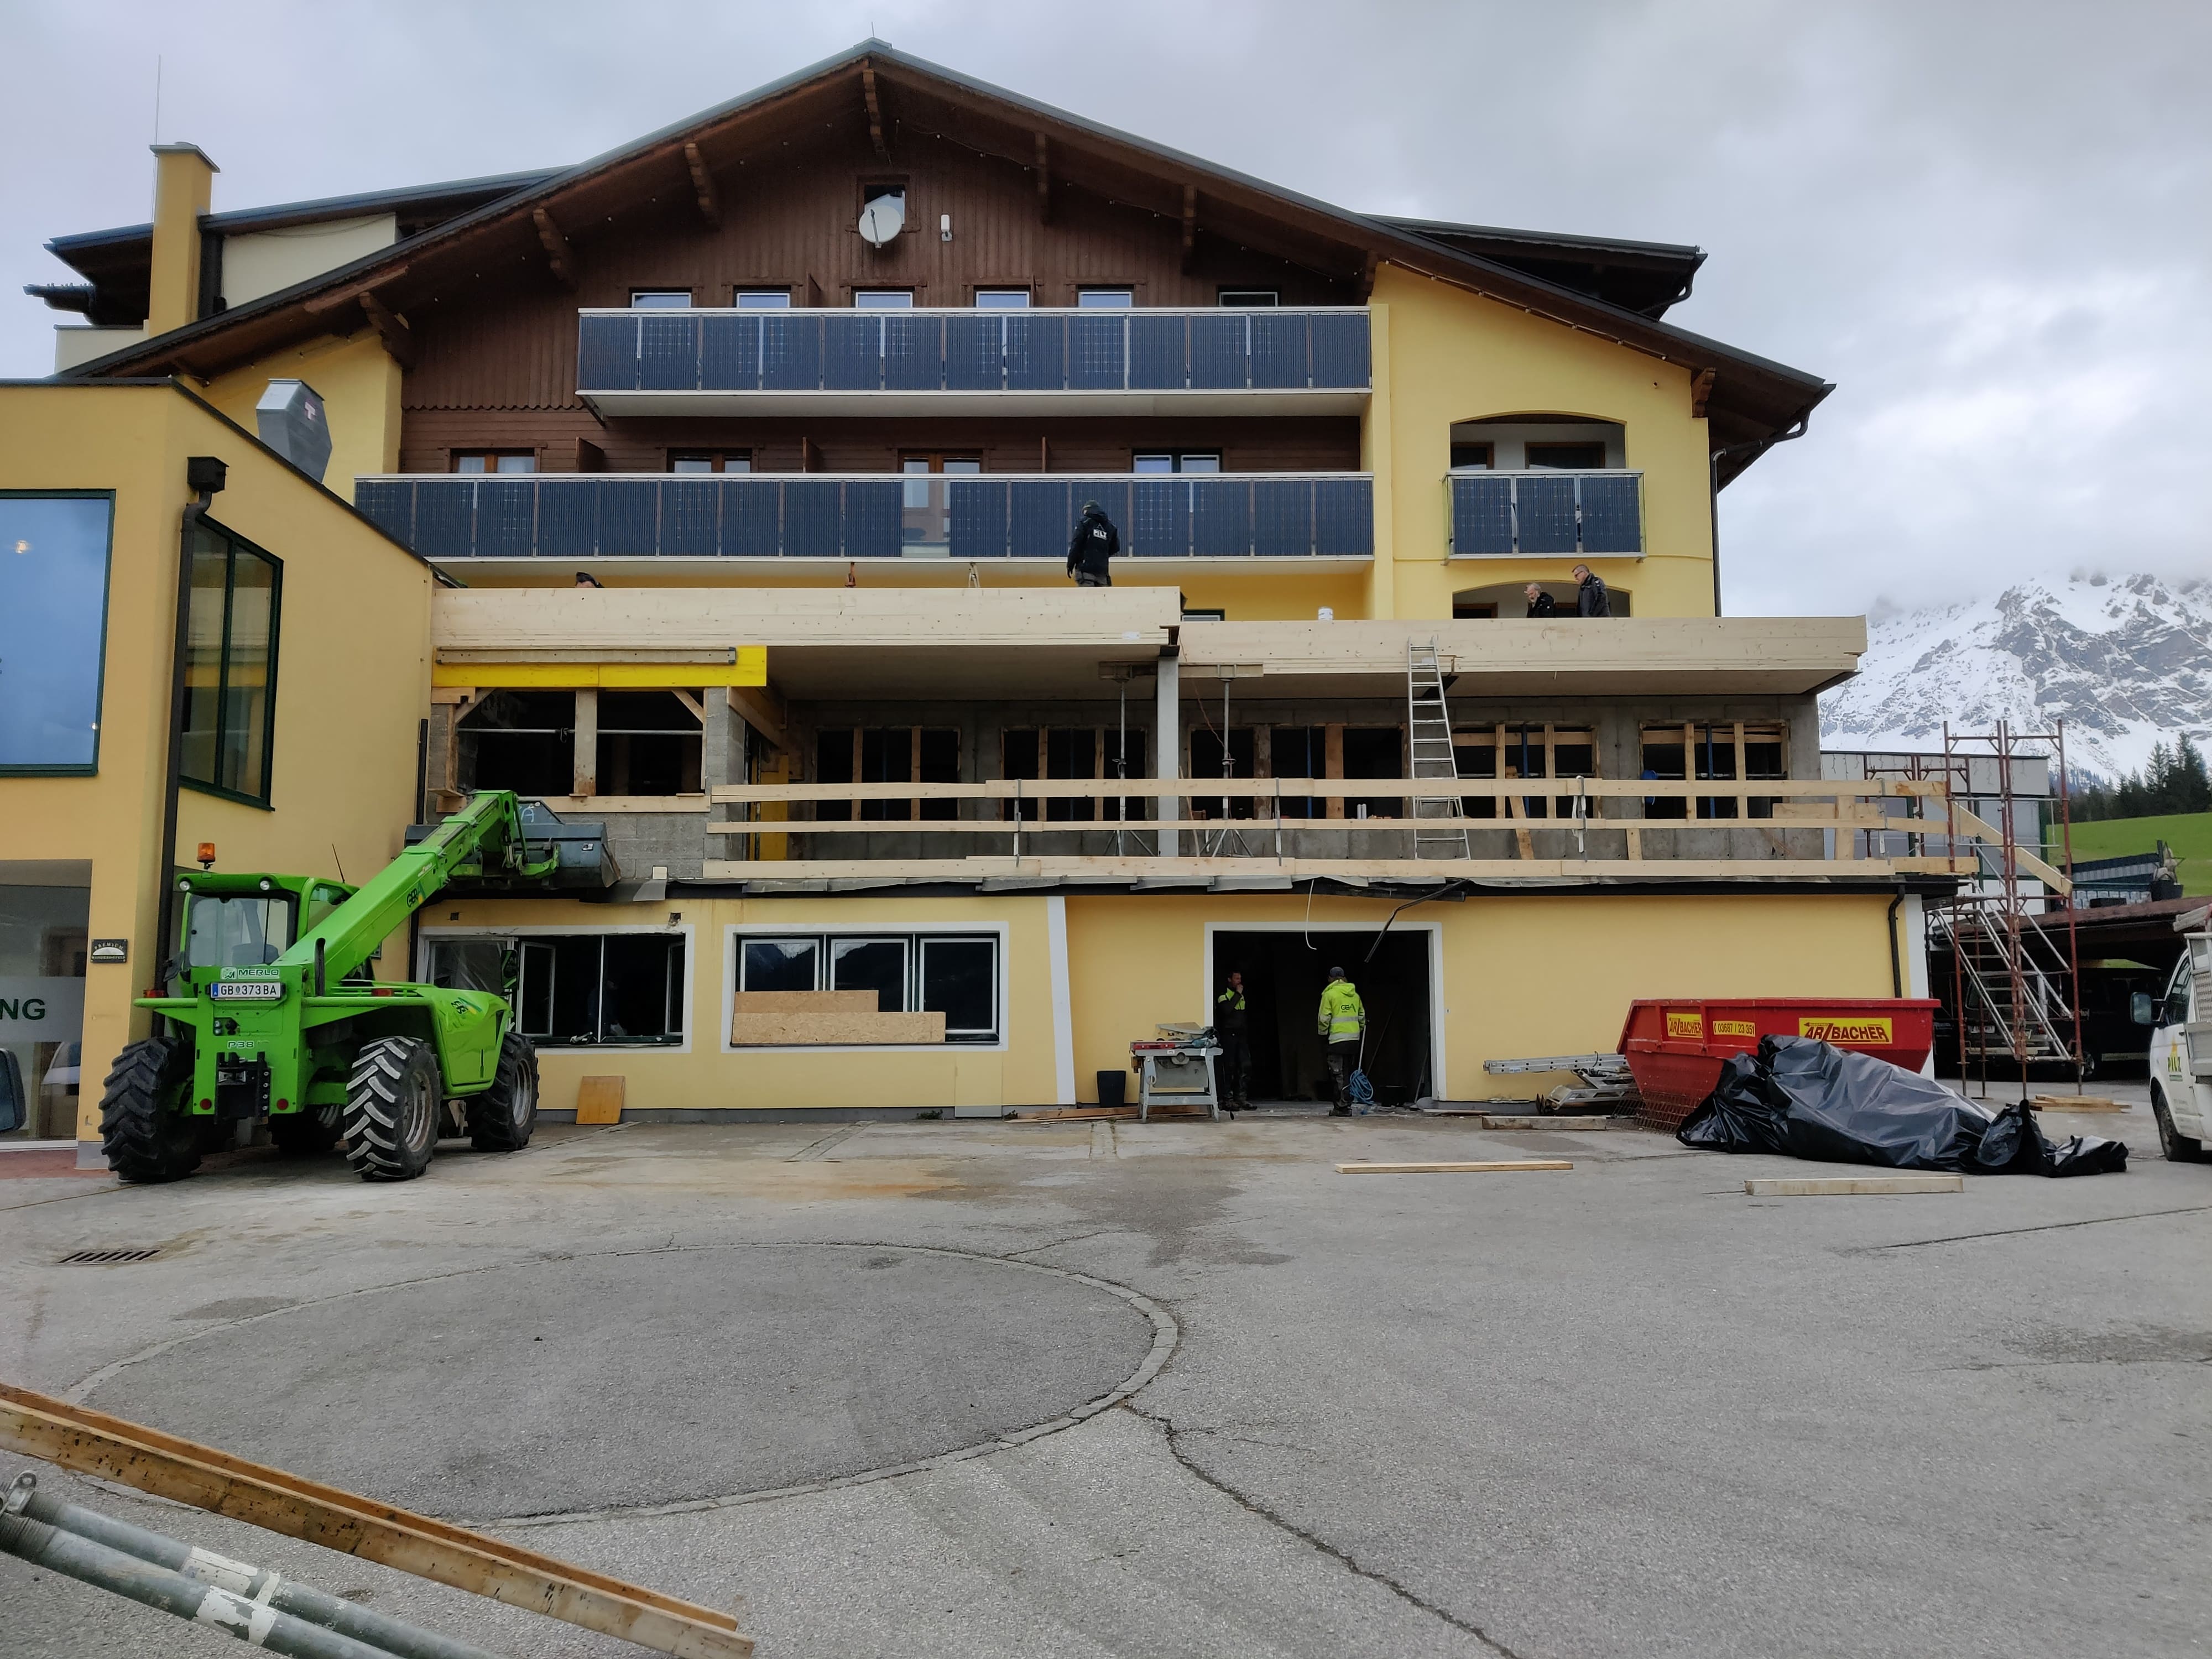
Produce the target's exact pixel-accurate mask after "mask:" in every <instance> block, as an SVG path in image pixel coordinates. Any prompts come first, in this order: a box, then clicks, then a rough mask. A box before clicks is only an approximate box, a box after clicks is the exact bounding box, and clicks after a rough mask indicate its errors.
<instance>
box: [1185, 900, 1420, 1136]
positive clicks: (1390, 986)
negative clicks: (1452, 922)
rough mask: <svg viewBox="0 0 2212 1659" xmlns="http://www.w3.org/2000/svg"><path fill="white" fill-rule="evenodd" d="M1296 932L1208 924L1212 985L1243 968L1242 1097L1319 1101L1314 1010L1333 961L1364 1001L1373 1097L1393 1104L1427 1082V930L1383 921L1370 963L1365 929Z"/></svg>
mask: <svg viewBox="0 0 2212 1659" xmlns="http://www.w3.org/2000/svg"><path fill="white" fill-rule="evenodd" d="M1306 938H1307V936H1306V934H1305V933H1303V932H1291V933H1273V932H1270V933H1227V932H1224V933H1216V934H1215V935H1214V936H1213V994H1215V995H1218V994H1220V990H1221V987H1222V986H1223V985H1224V984H1225V983H1226V982H1227V981H1228V977H1229V972H1230V969H1232V968H1233V969H1237V971H1238V972H1240V973H1242V974H1243V975H1244V1001H1245V1006H1246V1007H1247V1008H1248V1010H1249V1012H1250V1017H1251V1031H1252V1098H1253V1099H1255V1100H1325V1099H1327V1098H1328V1067H1327V1066H1326V1064H1325V1054H1324V1050H1323V1048H1322V1041H1321V1036H1320V1035H1319V1033H1318V1032H1316V1030H1315V1029H1314V1017H1315V1013H1316V1011H1317V1010H1318V1009H1319V1007H1320V1006H1321V990H1322V986H1323V985H1325V984H1327V983H1328V970H1329V969H1331V968H1333V967H1336V968H1342V969H1344V971H1345V975H1346V977H1347V978H1348V979H1350V980H1351V981H1352V984H1353V985H1355V986H1357V987H1358V990H1359V999H1360V1000H1361V1002H1363V1003H1364V1004H1365V1005H1366V1008H1367V1051H1366V1054H1365V1058H1364V1062H1363V1063H1364V1066H1365V1069H1366V1072H1367V1076H1368V1079H1369V1080H1370V1081H1371V1082H1372V1083H1373V1084H1374V1085H1375V1097H1376V1100H1377V1101H1379V1102H1381V1103H1384V1104H1396V1105H1402V1104H1404V1103H1407V1102H1408V1101H1411V1100H1413V1099H1414V1098H1415V1097H1418V1096H1420V1095H1423V1094H1428V1093H1431V1092H1433V1091H1434V1087H1435V1085H1434V1080H1433V1079H1431V1077H1430V1076H1429V1060H1430V1054H1431V1042H1430V1033H1429V936H1428V934H1427V933H1425V932H1421V931H1414V930H1409V931H1407V932H1404V933H1401V932H1399V931H1397V930H1395V929H1393V930H1392V931H1391V932H1390V933H1386V934H1384V935H1383V943H1382V946H1381V948H1380V949H1378V950H1376V952H1375V959H1374V960H1373V961H1372V962H1367V961H1364V960H1363V959H1364V957H1366V955H1367V952H1368V950H1369V948H1370V946H1373V945H1375V934H1374V933H1372V932H1371V931H1368V932H1360V931H1353V930H1349V929H1345V930H1340V929H1335V928H1330V929H1328V930H1326V931H1324V930H1322V929H1319V928H1316V930H1315V931H1314V933H1313V934H1312V939H1313V945H1312V948H1311V949H1308V948H1307V945H1306Z"/></svg>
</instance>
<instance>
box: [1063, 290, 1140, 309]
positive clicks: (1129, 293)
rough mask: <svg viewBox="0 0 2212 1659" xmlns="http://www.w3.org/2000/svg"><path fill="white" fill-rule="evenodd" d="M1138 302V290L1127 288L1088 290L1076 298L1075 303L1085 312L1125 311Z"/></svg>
mask: <svg viewBox="0 0 2212 1659" xmlns="http://www.w3.org/2000/svg"><path fill="white" fill-rule="evenodd" d="M1136 302H1137V295H1136V290H1135V289H1127V288H1086V289H1084V290H1083V291H1082V292H1081V293H1079V294H1078V295H1076V296H1075V303H1076V304H1077V305H1078V306H1079V307H1082V308H1083V309H1084V310H1085V311H1095V310H1099V309H1106V310H1124V309H1127V307H1130V306H1133V305H1134V304H1136Z"/></svg>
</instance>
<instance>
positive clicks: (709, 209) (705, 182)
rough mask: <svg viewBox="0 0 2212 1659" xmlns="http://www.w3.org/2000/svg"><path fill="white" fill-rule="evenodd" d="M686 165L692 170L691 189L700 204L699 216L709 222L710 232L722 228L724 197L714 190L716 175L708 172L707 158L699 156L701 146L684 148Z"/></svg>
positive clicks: (694, 145)
mask: <svg viewBox="0 0 2212 1659" xmlns="http://www.w3.org/2000/svg"><path fill="white" fill-rule="evenodd" d="M684 166H685V167H689V168H690V170H691V189H692V191H693V193H694V194H695V195H696V197H697V198H698V203H699V216H700V217H701V218H702V219H704V220H705V221H706V222H707V228H708V229H709V230H720V228H722V196H721V192H720V191H718V190H716V189H715V188H714V174H713V173H709V172H708V170H707V161H706V158H705V157H704V156H702V155H700V154H699V146H698V145H696V144H686V145H684Z"/></svg>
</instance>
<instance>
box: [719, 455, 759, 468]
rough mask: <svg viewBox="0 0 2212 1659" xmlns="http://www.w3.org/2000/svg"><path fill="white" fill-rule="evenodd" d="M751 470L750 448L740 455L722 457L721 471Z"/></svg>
mask: <svg viewBox="0 0 2212 1659" xmlns="http://www.w3.org/2000/svg"><path fill="white" fill-rule="evenodd" d="M752 470H753V457H752V452H751V451H750V450H747V451H745V452H744V453H743V454H740V455H725V456H723V457H722V471H725V472H750V471H752Z"/></svg>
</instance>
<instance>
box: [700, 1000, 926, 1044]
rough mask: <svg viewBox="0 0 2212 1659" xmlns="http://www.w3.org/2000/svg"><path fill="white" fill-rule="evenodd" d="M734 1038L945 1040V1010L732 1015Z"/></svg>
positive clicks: (770, 1040) (760, 1041)
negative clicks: (899, 1012)
mask: <svg viewBox="0 0 2212 1659" xmlns="http://www.w3.org/2000/svg"><path fill="white" fill-rule="evenodd" d="M730 1041H731V1042H732V1044H734V1045H736V1046H738V1047H740V1048H785V1047H792V1048H860V1047H872V1046H876V1045H879V1044H884V1043H916V1042H928V1043H938V1042H944V1041H945V1014H944V1011H943V1010H941V1009H939V1010H936V1011H934V1012H915V1013H902V1014H884V1013H878V1012H875V1011H874V1010H872V1009H868V1010H861V1011H858V1012H842V1011H829V1010H823V1011H820V1012H811V1013H805V1012H794V1013H781V1014H750V1013H738V1014H732V1015H731V1016H730Z"/></svg>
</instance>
